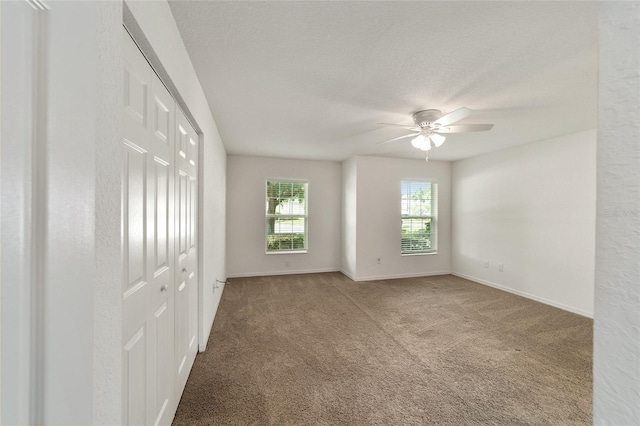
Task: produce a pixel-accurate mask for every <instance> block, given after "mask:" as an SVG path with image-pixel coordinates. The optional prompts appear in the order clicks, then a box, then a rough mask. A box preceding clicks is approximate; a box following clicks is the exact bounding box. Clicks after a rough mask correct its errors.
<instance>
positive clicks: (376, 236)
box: [355, 156, 451, 281]
mask: <svg viewBox="0 0 640 426" xmlns="http://www.w3.org/2000/svg"><path fill="white" fill-rule="evenodd" d="M355 160H356V174H357V176H356V179H357V205H356V218H357V221H356V265H357V268H356V274H355V279H356V280H358V281H363V280H374V279H386V278H401V277H413V276H424V275H440V274H448V273H450V272H451V239H450V228H451V224H450V216H451V210H450V206H451V202H450V199H451V197H450V195H451V163H449V162H442V161H429V162H428V163H425V161H424V160H404V159H398V158H385V157H369V156H358V157H356V159H355ZM403 180H416V181H430V182H435V183H437V184H438V213H437V219H436V220H437V239H438V243H437V244H438V246H437V254H420V255H408V256H402V255H401V254H400V223H401V212H400V195H401V192H400V183H401V181H403ZM378 258H380V259H381V262H380V264H378V263H377V259H378Z"/></svg>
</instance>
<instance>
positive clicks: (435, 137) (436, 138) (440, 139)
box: [430, 133, 446, 148]
mask: <svg viewBox="0 0 640 426" xmlns="http://www.w3.org/2000/svg"><path fill="white" fill-rule="evenodd" d="M430 138H431V141H432V142H433V144H434V145H435V146H436V148H438V147H439V146H440V145H442V144H443V143H444V141H445V139H446V138H445V137H444V136H442V135H440V134H438V133H434V134H432V135H431V136H430Z"/></svg>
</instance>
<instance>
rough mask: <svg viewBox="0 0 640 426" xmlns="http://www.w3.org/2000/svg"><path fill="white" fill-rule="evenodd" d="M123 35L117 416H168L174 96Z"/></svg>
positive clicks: (137, 419)
mask: <svg viewBox="0 0 640 426" xmlns="http://www.w3.org/2000/svg"><path fill="white" fill-rule="evenodd" d="M124 39H125V40H124V49H125V51H124V64H125V69H124V90H125V93H124V139H123V155H124V157H125V158H124V170H123V188H122V194H123V195H122V196H123V200H122V201H123V204H122V206H123V207H122V208H123V224H122V225H123V228H122V235H123V241H122V246H123V256H124V262H123V263H124V274H123V289H122V290H123V375H124V377H123V383H124V387H125V389H124V393H123V399H124V400H123V404H124V409H123V413H124V414H123V417H124V418H123V423H124V424H154V425H157V424H170V423H171V421H172V420H173V415H174V413H175V409H176V406H177V402H176V396H177V395H176V394H175V388H174V383H175V380H174V377H173V364H174V298H173V287H174V285H173V284H174V273H175V252H174V250H175V241H174V235H175V232H174V225H175V217H174V214H175V204H174V194H175V191H174V181H175V178H174V176H175V167H174V158H175V102H174V100H173V99H172V97H171V95H170V94H169V92H168V91H167V89H166V88H165V87H164V86H163V84H162V82H161V81H160V79H159V78H158V77H157V75H156V74H155V73H154V72H153V70H152V68H151V66H150V65H149V64H148V63H147V62H146V60H145V58H144V57H143V55H142V53H141V52H140V51H139V50H138V47H137V46H136V44H135V43H134V41H133V40H132V39H131V37H130V36H129V35H128V33H126V31H125V36H124ZM178 396H179V395H178Z"/></svg>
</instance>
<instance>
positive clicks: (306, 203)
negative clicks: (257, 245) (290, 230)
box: [264, 178, 309, 255]
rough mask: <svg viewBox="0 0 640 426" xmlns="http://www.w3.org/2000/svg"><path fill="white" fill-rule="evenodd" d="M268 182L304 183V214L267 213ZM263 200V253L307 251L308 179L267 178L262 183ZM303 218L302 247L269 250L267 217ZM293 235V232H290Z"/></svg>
mask: <svg viewBox="0 0 640 426" xmlns="http://www.w3.org/2000/svg"><path fill="white" fill-rule="evenodd" d="M269 183H291V184H294V183H295V184H304V186H305V190H304V214H292V215H283V214H269V211H268V210H269V191H268V188H269ZM264 197H265V198H264V202H265V215H264V252H265V254H268V255H272V254H296V253H308V251H309V181H308V180H307V179H288V178H267V179H265V183H264ZM271 218H274V219H276V220H277V219H297V218H303V219H304V234H303V235H304V248H302V249H278V250H273V249H272V250H269V234H268V226H267V224H268V221H269V219H271ZM290 235H293V234H290Z"/></svg>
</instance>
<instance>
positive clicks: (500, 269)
mask: <svg viewBox="0 0 640 426" xmlns="http://www.w3.org/2000/svg"><path fill="white" fill-rule="evenodd" d="M498 271H500V272H504V263H498Z"/></svg>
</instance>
